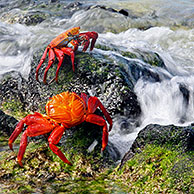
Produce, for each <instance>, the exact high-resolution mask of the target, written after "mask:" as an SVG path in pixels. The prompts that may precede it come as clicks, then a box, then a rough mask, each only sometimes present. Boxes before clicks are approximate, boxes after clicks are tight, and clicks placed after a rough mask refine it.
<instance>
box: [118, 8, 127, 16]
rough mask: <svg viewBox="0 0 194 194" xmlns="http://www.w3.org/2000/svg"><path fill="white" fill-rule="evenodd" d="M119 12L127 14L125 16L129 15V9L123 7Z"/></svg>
mask: <svg viewBox="0 0 194 194" xmlns="http://www.w3.org/2000/svg"><path fill="white" fill-rule="evenodd" d="M119 13H121V14H123V15H125V16H129V13H128V11H127V10H125V9H121V10H119Z"/></svg>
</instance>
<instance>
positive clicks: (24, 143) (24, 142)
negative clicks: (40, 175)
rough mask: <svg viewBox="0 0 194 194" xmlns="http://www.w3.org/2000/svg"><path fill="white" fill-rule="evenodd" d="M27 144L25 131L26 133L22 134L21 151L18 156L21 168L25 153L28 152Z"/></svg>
mask: <svg viewBox="0 0 194 194" xmlns="http://www.w3.org/2000/svg"><path fill="white" fill-rule="evenodd" d="M27 144H28V136H27V131H24V133H23V134H22V137H21V141H20V149H19V152H18V156H17V162H18V164H19V165H20V166H21V167H22V166H23V164H22V159H23V157H24V153H25V151H26V147H27Z"/></svg>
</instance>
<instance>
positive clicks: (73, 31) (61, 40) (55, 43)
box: [49, 27, 80, 47]
mask: <svg viewBox="0 0 194 194" xmlns="http://www.w3.org/2000/svg"><path fill="white" fill-rule="evenodd" d="M79 32H80V27H74V28H71V29H69V30H67V31H66V32H65V33H64V32H63V33H61V34H59V35H58V36H57V37H56V38H54V39H53V40H52V41H51V43H50V44H49V45H50V46H51V47H56V46H60V44H64V42H67V43H68V42H69V38H68V37H69V36H75V35H79Z"/></svg>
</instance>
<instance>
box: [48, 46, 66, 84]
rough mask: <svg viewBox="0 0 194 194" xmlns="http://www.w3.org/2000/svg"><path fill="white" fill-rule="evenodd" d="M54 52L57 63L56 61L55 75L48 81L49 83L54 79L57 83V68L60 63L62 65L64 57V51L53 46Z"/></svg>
mask: <svg viewBox="0 0 194 194" xmlns="http://www.w3.org/2000/svg"><path fill="white" fill-rule="evenodd" d="M54 52H55V54H56V56H57V59H58V61H59V63H58V65H57V71H56V76H55V78H53V79H52V80H51V81H50V82H49V84H50V83H52V82H53V81H54V80H56V82H57V83H58V74H59V69H60V67H61V65H62V62H63V59H64V53H63V52H62V51H61V50H59V49H56V48H54Z"/></svg>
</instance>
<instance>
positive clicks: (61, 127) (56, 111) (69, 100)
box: [8, 91, 112, 166]
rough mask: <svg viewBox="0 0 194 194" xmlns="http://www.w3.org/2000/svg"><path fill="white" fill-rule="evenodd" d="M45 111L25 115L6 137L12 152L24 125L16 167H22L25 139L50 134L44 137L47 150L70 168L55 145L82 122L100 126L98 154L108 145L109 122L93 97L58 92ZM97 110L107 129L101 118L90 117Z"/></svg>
mask: <svg viewBox="0 0 194 194" xmlns="http://www.w3.org/2000/svg"><path fill="white" fill-rule="evenodd" d="M45 108H46V115H43V114H40V113H38V112H35V113H34V114H29V115H27V116H26V117H24V118H23V119H22V120H21V121H20V122H19V123H18V124H17V126H16V128H15V130H14V131H13V133H12V135H11V136H10V138H9V143H8V144H9V147H10V149H11V150H13V147H12V143H13V142H14V141H15V140H16V138H17V137H18V135H19V134H20V133H21V132H22V130H23V128H24V124H26V125H27V128H26V130H25V131H24V132H23V134H22V137H21V141H20V148H19V152H18V156H17V161H18V163H19V165H20V166H23V164H22V159H23V156H24V153H25V150H26V147H27V143H28V141H27V138H28V137H34V136H39V135H44V134H46V133H50V132H51V133H50V136H49V138H48V142H49V147H50V149H51V150H52V151H53V152H54V153H55V154H56V155H57V156H59V158H60V159H61V160H63V162H65V163H67V164H69V165H72V164H71V162H69V161H68V160H67V158H66V157H65V155H64V154H63V153H62V151H61V150H60V149H59V148H58V147H57V146H56V145H57V144H58V143H59V141H60V139H61V137H62V135H63V133H64V131H65V129H67V128H70V127H73V126H76V125H79V124H80V123H82V122H84V121H86V122H90V123H93V124H96V125H99V126H102V127H103V135H102V150H101V151H104V149H105V148H106V146H107V144H108V132H109V131H110V130H111V128H112V119H111V117H110V115H109V114H108V112H107V111H106V109H105V107H104V106H103V105H102V103H101V102H100V100H99V99H98V98H97V97H95V96H94V97H88V96H87V95H86V94H85V93H81V95H80V96H79V95H77V94H76V93H74V92H72V93H71V92H68V91H67V92H62V93H60V94H57V95H56V96H53V97H52V98H51V99H50V101H48V102H47V104H46V106H45ZM97 108H100V109H101V111H102V113H103V114H104V116H105V118H106V120H107V121H108V123H109V130H108V127H107V124H106V121H105V120H104V118H103V117H101V116H99V115H96V114H94V112H95V111H96V109H97Z"/></svg>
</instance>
